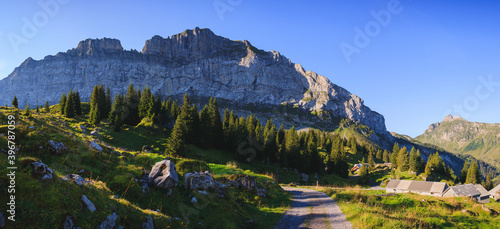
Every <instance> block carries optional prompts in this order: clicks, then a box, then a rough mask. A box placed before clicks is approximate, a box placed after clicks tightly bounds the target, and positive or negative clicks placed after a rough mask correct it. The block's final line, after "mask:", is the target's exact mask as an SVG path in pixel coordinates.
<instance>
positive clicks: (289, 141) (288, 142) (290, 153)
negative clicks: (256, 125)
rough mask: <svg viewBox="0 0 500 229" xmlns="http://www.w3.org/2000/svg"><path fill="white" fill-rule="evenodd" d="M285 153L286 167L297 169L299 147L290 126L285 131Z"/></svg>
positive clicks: (293, 130)
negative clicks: (286, 158)
mask: <svg viewBox="0 0 500 229" xmlns="http://www.w3.org/2000/svg"><path fill="white" fill-rule="evenodd" d="M247 122H248V119H247ZM285 152H286V154H287V157H288V162H287V164H288V166H290V167H292V168H298V167H299V166H300V145H299V136H298V135H297V131H296V130H295V127H294V126H292V128H291V129H290V130H288V131H286V136H285Z"/></svg>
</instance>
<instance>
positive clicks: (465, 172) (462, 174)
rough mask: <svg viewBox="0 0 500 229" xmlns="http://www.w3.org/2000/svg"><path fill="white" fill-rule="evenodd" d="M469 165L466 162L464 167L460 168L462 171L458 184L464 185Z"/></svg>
mask: <svg viewBox="0 0 500 229" xmlns="http://www.w3.org/2000/svg"><path fill="white" fill-rule="evenodd" d="M469 166H470V163H469V162H468V161H465V162H464V166H463V167H462V171H461V172H460V183H462V184H465V181H466V180H467V172H468V171H469Z"/></svg>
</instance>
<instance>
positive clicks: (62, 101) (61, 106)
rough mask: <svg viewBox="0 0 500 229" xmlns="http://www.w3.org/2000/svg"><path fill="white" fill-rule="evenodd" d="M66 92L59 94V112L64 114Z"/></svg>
mask: <svg viewBox="0 0 500 229" xmlns="http://www.w3.org/2000/svg"><path fill="white" fill-rule="evenodd" d="M66 99H67V98H66V93H63V94H62V96H61V100H60V101H59V112H60V113H61V114H62V115H63V114H64V106H65V105H66Z"/></svg>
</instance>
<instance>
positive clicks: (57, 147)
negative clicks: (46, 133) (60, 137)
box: [49, 140, 68, 154]
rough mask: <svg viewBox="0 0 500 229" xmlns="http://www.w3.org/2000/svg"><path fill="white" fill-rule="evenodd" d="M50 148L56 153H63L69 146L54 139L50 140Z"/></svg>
mask: <svg viewBox="0 0 500 229" xmlns="http://www.w3.org/2000/svg"><path fill="white" fill-rule="evenodd" d="M49 148H50V149H51V150H52V152H54V153H56V154H62V153H63V152H64V151H66V150H68V147H66V146H65V145H64V144H63V143H61V142H56V141H54V140H49Z"/></svg>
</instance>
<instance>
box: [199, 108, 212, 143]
mask: <svg viewBox="0 0 500 229" xmlns="http://www.w3.org/2000/svg"><path fill="white" fill-rule="evenodd" d="M200 129H201V131H202V137H201V145H202V146H203V147H211V146H212V145H213V143H214V136H213V130H212V123H211V117H210V108H209V107H208V105H205V107H203V110H201V112H200Z"/></svg>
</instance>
